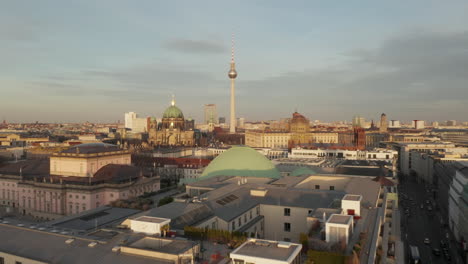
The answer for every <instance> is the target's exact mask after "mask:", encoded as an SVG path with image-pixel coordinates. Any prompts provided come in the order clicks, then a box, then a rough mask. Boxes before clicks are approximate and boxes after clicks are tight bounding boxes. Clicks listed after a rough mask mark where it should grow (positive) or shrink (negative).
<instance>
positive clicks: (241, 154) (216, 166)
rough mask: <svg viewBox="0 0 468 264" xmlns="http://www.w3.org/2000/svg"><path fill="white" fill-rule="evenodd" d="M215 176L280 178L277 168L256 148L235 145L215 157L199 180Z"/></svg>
mask: <svg viewBox="0 0 468 264" xmlns="http://www.w3.org/2000/svg"><path fill="white" fill-rule="evenodd" d="M216 176H246V177H261V178H274V179H278V178H280V172H279V170H278V169H277V168H276V167H275V166H274V165H273V163H271V161H269V160H268V159H267V158H266V157H265V156H263V155H262V154H260V153H259V152H257V151H256V150H254V149H252V148H249V147H245V146H235V147H232V148H230V149H228V150H227V151H226V152H224V153H222V154H221V155H219V156H218V157H216V158H215V159H214V160H213V161H212V162H211V163H210V164H209V165H208V167H206V168H205V170H204V171H203V174H202V175H201V177H200V178H199V179H200V180H203V179H206V178H211V177H216Z"/></svg>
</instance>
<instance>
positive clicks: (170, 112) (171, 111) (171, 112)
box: [163, 105, 184, 118]
mask: <svg viewBox="0 0 468 264" xmlns="http://www.w3.org/2000/svg"><path fill="white" fill-rule="evenodd" d="M163 118H184V114H182V111H181V110H180V109H179V108H178V107H177V106H175V105H171V106H169V107H168V108H167V109H166V111H164V114H163Z"/></svg>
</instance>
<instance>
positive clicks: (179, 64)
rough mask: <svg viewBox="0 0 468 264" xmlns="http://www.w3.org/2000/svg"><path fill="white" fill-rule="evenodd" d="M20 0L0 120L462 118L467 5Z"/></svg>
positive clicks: (4, 42) (2, 35)
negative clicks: (211, 112) (212, 115)
mask: <svg viewBox="0 0 468 264" xmlns="http://www.w3.org/2000/svg"><path fill="white" fill-rule="evenodd" d="M25 2H26V1H15V2H8V3H6V4H4V7H5V8H2V9H1V10H0V22H1V23H0V55H1V56H2V58H3V59H2V61H3V62H4V63H2V64H0V69H1V72H2V74H1V75H0V86H1V87H2V96H0V118H2V119H6V120H7V121H9V122H35V121H36V120H37V121H39V122H51V123H54V122H84V121H90V122H114V121H117V120H120V121H122V120H123V119H124V113H125V112H130V111H134V112H137V113H138V114H139V115H140V116H154V117H157V118H160V117H161V116H162V113H163V112H164V109H165V108H166V107H168V106H169V105H170V100H171V95H172V94H175V96H176V105H177V106H178V107H180V108H181V109H182V111H183V113H184V115H185V117H192V118H194V119H195V120H196V122H197V123H199V122H201V121H202V119H203V106H204V105H205V104H209V103H214V104H216V105H217V108H218V113H219V114H218V115H219V116H224V117H226V119H227V121H228V118H229V113H228V110H229V79H228V77H227V72H228V70H229V60H230V44H231V33H234V34H235V52H236V68H237V71H238V74H239V75H238V77H237V79H236V100H237V117H245V118H246V120H248V121H258V120H277V119H280V118H284V117H290V116H291V114H292V113H293V112H294V111H295V110H296V109H297V110H298V112H300V113H302V114H304V115H305V116H306V117H307V118H309V119H310V120H317V119H318V120H325V121H333V120H336V121H339V120H348V121H350V120H351V119H352V116H354V115H361V116H362V117H365V118H366V119H368V120H371V119H374V120H375V121H376V120H378V119H379V117H380V114H381V113H386V114H387V117H388V119H389V120H391V119H396V120H412V119H421V120H426V121H433V120H437V121H445V120H450V119H455V120H459V121H468V120H467V114H468V110H467V107H466V105H467V103H468V89H467V88H468V87H467V83H468V74H467V69H468V49H467V48H466V47H468V28H467V25H468V17H467V16H466V13H467V11H468V2H463V1H452V2H450V3H446V2H439V1H411V2H407V1H391V2H375V1H361V2H359V3H360V5H355V4H353V3H351V2H340V3H330V2H329V1H314V2H312V1H295V2H292V3H291V2H283V1H256V2H255V3H252V2H250V1H249V2H239V3H235V5H234V6H230V5H229V4H233V3H231V2H219V1H214V0H213V1H204V2H192V1H174V2H156V1H139V2H138V4H136V3H135V2H131V1H110V0H103V1H79V2H75V3H73V2H63V1H51V0H46V1H37V2H36V1H30V2H28V3H27V4H25Z"/></svg>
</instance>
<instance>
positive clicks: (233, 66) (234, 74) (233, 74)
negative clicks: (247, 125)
mask: <svg viewBox="0 0 468 264" xmlns="http://www.w3.org/2000/svg"><path fill="white" fill-rule="evenodd" d="M228 76H229V79H231V120H230V122H231V124H230V126H229V132H230V133H231V134H234V133H236V121H237V120H236V94H235V79H236V77H237V71H236V64H235V62H234V34H233V35H232V43H231V69H230V70H229V72H228Z"/></svg>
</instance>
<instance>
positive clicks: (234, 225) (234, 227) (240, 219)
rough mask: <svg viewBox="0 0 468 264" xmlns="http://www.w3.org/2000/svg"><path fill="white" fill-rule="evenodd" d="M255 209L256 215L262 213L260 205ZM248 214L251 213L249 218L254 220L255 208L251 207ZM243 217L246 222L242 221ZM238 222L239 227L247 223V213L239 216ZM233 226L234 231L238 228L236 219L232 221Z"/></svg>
mask: <svg viewBox="0 0 468 264" xmlns="http://www.w3.org/2000/svg"><path fill="white" fill-rule="evenodd" d="M255 209H256V213H257V214H256V216H258V215H260V207H259V206H257V207H255ZM248 214H249V220H252V218H253V210H252V209H251V210H250V211H249V213H248ZM242 218H244V222H242ZM237 223H238V225H237V227H238V228H239V227H241V226H242V224H246V223H247V213H245V214H244V215H243V217H242V216H240V217H239V218H237ZM231 228H232V231H234V230H235V229H236V220H234V221H232V222H231Z"/></svg>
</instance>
